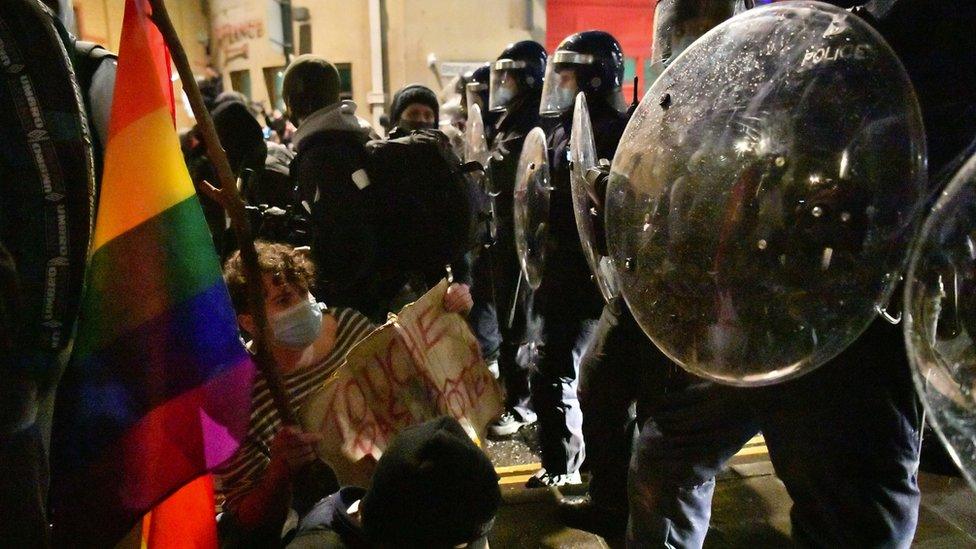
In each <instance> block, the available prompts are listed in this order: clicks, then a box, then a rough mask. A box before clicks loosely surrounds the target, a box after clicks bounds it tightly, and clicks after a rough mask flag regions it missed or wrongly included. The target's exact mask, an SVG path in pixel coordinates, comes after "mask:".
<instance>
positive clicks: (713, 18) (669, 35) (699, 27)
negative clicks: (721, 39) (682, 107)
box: [648, 0, 752, 84]
mask: <svg viewBox="0 0 976 549" xmlns="http://www.w3.org/2000/svg"><path fill="white" fill-rule="evenodd" d="M750 7H752V3H751V2H749V3H745V2H743V1H742V0H660V1H659V2H658V3H657V6H656V7H655V8H654V39H653V40H652V41H651V66H650V67H649V70H648V83H649V84H653V83H654V80H656V79H657V77H658V76H660V75H661V73H662V72H664V69H665V68H667V66H668V65H669V64H671V61H673V60H674V59H675V58H676V57H678V55H680V54H681V52H683V51H685V49H687V48H688V46H690V45H691V44H692V43H693V42H694V41H695V40H697V39H698V38H699V37H700V36H702V35H703V34H705V33H706V32H708V31H709V30H711V29H712V28H714V27H715V26H716V25H718V24H719V23H721V22H722V21H725V20H726V19H728V18H730V17H732V15H733V14H734V13H737V12H740V11H744V10H746V9H748V8H750Z"/></svg>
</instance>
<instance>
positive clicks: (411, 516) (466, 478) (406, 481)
mask: <svg viewBox="0 0 976 549" xmlns="http://www.w3.org/2000/svg"><path fill="white" fill-rule="evenodd" d="M500 504H501V492H500V491H499V489H498V476H497V475H496V474H495V469H494V467H493V466H492V464H491V460H489V459H488V456H486V455H485V453H484V452H483V451H482V450H481V449H480V448H478V447H477V446H476V445H475V444H474V442H472V441H471V438H469V437H468V435H467V434H466V433H465V432H464V429H463V428H462V427H461V425H460V424H459V423H458V422H457V420H456V419H454V418H451V417H447V416H444V417H441V418H438V419H433V420H430V421H428V422H426V423H422V424H420V425H417V426H414V427H410V428H409V429H406V430H404V431H403V432H401V433H400V434H399V435H397V436H396V438H394V439H393V442H392V443H391V444H390V447H389V448H387V450H386V452H384V453H383V457H382V458H380V460H379V462H378V463H377V464H376V472H375V473H374V474H373V486H372V488H370V489H369V491H368V492H367V493H366V495H365V496H364V497H363V501H362V503H361V506H360V509H361V512H362V520H363V531H364V533H365V534H366V537H367V538H368V539H369V541H371V542H374V543H385V544H390V545H392V546H395V547H454V546H455V545H458V544H462V543H469V542H472V541H475V540H477V539H479V538H481V537H483V536H484V535H486V534H487V533H488V530H489V529H490V528H491V524H492V521H493V519H494V517H495V513H497V512H498V506H499V505H500Z"/></svg>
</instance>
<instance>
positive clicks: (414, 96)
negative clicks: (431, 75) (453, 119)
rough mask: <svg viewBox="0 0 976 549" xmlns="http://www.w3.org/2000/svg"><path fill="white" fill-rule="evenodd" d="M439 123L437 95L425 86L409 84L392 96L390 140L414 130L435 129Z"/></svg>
mask: <svg viewBox="0 0 976 549" xmlns="http://www.w3.org/2000/svg"><path fill="white" fill-rule="evenodd" d="M439 122H440V104H439V103H438V102H437V94H435V93H434V91H433V90H431V89H430V88H428V87H427V86H422V85H420V84H410V85H408V86H404V87H403V88H400V89H399V90H398V91H397V92H396V93H395V94H393V101H392V102H391V103H390V138H391V139H396V138H398V137H403V136H405V135H408V134H409V133H410V132H412V131H415V130H423V129H429V130H432V129H436V128H437V125H438V123H439Z"/></svg>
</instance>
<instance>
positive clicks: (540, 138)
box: [514, 128, 552, 290]
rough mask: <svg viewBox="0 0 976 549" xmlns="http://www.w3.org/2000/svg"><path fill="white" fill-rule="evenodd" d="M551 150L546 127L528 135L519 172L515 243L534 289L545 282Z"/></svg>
mask: <svg viewBox="0 0 976 549" xmlns="http://www.w3.org/2000/svg"><path fill="white" fill-rule="evenodd" d="M551 190H552V188H551V187H550V182H549V151H548V149H547V147H546V134H545V132H543V131H542V128H533V129H532V131H530V132H529V135H527V136H526V137H525V143H524V144H523V145H522V155H521V156H520V157H519V163H518V169H517V171H516V173H515V205H514V210H515V247H516V249H517V250H518V255H519V264H520V265H521V266H522V274H523V275H524V276H525V280H526V282H528V284H529V287H530V288H531V289H533V290H536V289H538V288H539V285H540V284H541V283H542V267H543V264H544V261H545V255H546V240H547V239H548V236H549V193H550V191H551Z"/></svg>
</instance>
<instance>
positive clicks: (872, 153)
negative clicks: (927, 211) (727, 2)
mask: <svg viewBox="0 0 976 549" xmlns="http://www.w3.org/2000/svg"><path fill="white" fill-rule="evenodd" d="M925 166H926V149H925V139H924V132H923V128H922V119H921V115H920V112H919V106H918V102H917V99H916V98H915V94H914V91H913V89H912V87H911V83H910V82H909V79H908V76H907V75H906V73H905V70H904V68H903V67H902V65H901V63H900V62H899V60H898V59H897V57H896V56H895V54H894V53H893V52H892V50H891V48H890V47H889V46H888V45H887V44H886V43H885V42H884V40H883V39H882V38H881V36H880V35H879V34H878V33H877V32H875V31H874V30H873V29H872V28H871V27H870V26H869V25H868V24H867V23H865V22H864V21H863V20H861V19H860V18H859V17H858V16H856V15H853V14H851V13H849V12H847V11H844V10H842V9H839V8H835V7H832V6H829V5H827V4H822V3H817V2H804V3H799V2H790V3H784V4H772V5H769V6H766V7H763V8H756V9H753V10H749V11H746V12H744V13H742V14H740V15H738V16H736V17H733V18H732V19H729V20H728V21H726V22H724V23H722V24H721V25H719V26H717V27H715V28H714V29H712V30H711V31H710V32H708V33H707V34H705V35H704V36H702V37H701V38H700V39H698V40H697V41H696V42H695V43H693V44H692V45H691V46H689V47H688V49H686V50H685V51H684V53H683V54H682V55H681V56H679V57H678V58H677V59H675V60H674V61H673V62H672V64H671V65H670V66H669V67H668V68H667V69H665V71H664V73H663V74H662V75H661V76H660V77H659V78H658V80H657V81H655V83H654V84H653V85H652V86H651V88H650V90H649V91H648V93H647V95H646V96H645V97H644V100H643V101H642V102H641V104H640V105H639V107H638V109H637V111H636V112H635V113H634V116H633V117H632V119H631V121H630V123H629V125H628V126H627V129H626V131H625V133H624V135H623V137H622V139H621V142H620V146H619V148H618V150H617V153H616V156H615V157H614V160H613V166H612V170H611V175H610V181H609V188H608V192H607V214H606V215H607V235H608V247H609V251H610V255H611V257H612V259H613V261H614V265H615V266H616V268H617V271H618V274H619V275H620V278H621V291H622V293H623V295H624V297H625V299H626V300H627V303H628V304H629V306H630V309H631V310H632V312H633V313H634V317H635V318H636V319H637V321H638V323H639V324H640V325H641V327H642V328H643V329H644V331H645V332H646V333H647V335H648V336H649V337H650V338H651V340H652V341H653V342H654V343H655V344H656V345H657V346H658V347H659V348H660V349H661V350H662V351H663V352H664V353H665V354H667V355H668V356H669V357H670V358H672V359H673V360H675V361H676V362H677V363H679V364H680V365H682V366H683V367H684V368H685V369H687V370H688V371H690V372H692V373H694V374H697V375H699V376H702V377H705V378H707V379H711V380H714V381H717V382H721V383H726V384H731V385H740V386H752V385H767V384H771V383H776V382H779V381H783V380H786V379H789V378H792V377H795V376H798V375H801V374H803V373H804V372H808V371H810V370H812V369H814V368H816V367H818V366H819V365H821V364H823V363H824V362H826V361H828V360H830V359H831V358H833V357H834V356H836V355H837V354H838V353H840V352H841V351H842V350H843V349H844V348H845V347H846V346H847V345H849V344H850V343H851V342H852V341H853V340H854V339H855V338H857V337H858V336H859V335H860V334H861V332H863V331H864V329H865V328H866V327H867V326H868V324H869V323H870V322H871V321H872V320H873V319H874V318H875V316H876V310H877V309H878V308H879V306H880V305H881V304H886V302H887V299H888V297H889V296H890V295H891V293H892V292H893V290H894V285H895V283H896V282H897V279H898V277H899V276H898V275H899V273H900V272H901V270H902V268H903V267H904V265H905V262H906V260H907V251H906V250H907V248H908V241H909V238H910V235H911V234H912V233H913V231H914V230H915V229H916V225H917V224H918V219H919V211H920V210H921V206H920V204H921V203H922V202H923V200H922V197H923V196H924V194H925V189H924V186H925V177H926V175H925Z"/></svg>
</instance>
